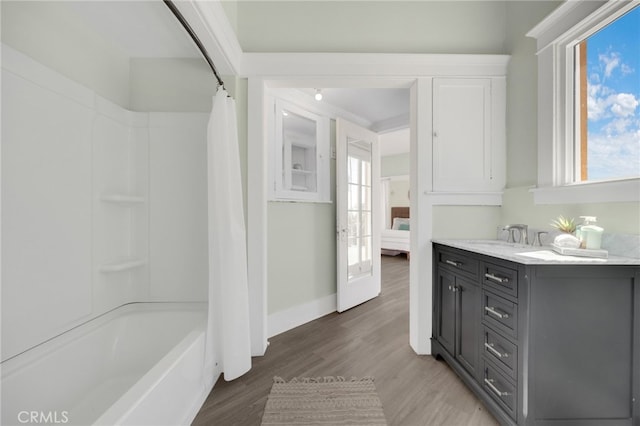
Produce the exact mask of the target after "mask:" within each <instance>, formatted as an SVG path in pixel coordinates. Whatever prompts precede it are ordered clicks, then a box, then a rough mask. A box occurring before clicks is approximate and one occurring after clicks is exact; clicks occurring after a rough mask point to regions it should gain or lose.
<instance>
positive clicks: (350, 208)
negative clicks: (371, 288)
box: [347, 138, 373, 280]
mask: <svg viewBox="0 0 640 426" xmlns="http://www.w3.org/2000/svg"><path fill="white" fill-rule="evenodd" d="M371 150H372V147H371V143H370V142H367V141H363V140H357V139H350V138H349V139H348V145H347V185H348V190H347V229H348V231H347V235H348V251H347V259H348V260H347V267H348V272H347V277H348V279H349V280H352V279H353V278H358V277H362V276H368V275H371V274H372V255H373V224H372V221H371V215H372V211H371V198H372V194H371V159H372V154H371Z"/></svg>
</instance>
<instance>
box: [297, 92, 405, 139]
mask: <svg viewBox="0 0 640 426" xmlns="http://www.w3.org/2000/svg"><path fill="white" fill-rule="evenodd" d="M319 89H320V91H321V93H322V96H323V98H322V101H321V102H325V103H327V104H330V105H333V106H335V107H338V108H339V109H342V110H344V111H348V112H350V113H352V114H355V115H357V116H358V117H361V118H363V119H364V120H365V121H367V122H369V123H371V124H370V126H369V128H370V129H371V130H374V131H376V132H381V133H384V132H387V131H390V130H396V129H398V128H402V127H407V126H408V125H409V89H362V88H358V89H350V88H339V89H338V88H319ZM302 91H304V92H305V93H307V94H308V95H314V94H315V91H316V89H315V88H313V89H312V88H309V89H302Z"/></svg>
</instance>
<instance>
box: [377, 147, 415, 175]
mask: <svg viewBox="0 0 640 426" xmlns="http://www.w3.org/2000/svg"><path fill="white" fill-rule="evenodd" d="M410 161H411V157H410V155H409V153H408V152H406V153H404V154H396V155H386V156H384V157H381V158H380V176H382V177H389V176H404V175H409V173H410V171H411V168H410Z"/></svg>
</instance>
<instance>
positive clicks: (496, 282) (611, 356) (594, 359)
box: [431, 240, 640, 426]
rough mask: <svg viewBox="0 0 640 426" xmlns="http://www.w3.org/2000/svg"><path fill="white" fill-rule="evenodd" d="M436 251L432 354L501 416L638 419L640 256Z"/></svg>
mask: <svg viewBox="0 0 640 426" xmlns="http://www.w3.org/2000/svg"><path fill="white" fill-rule="evenodd" d="M538 249H540V248H538ZM433 253H434V259H433V262H434V263H433V265H434V276H433V283H434V286H433V300H434V304H433V306H434V310H433V336H432V342H431V345H432V353H433V355H434V356H439V357H442V358H443V359H444V360H445V361H446V362H447V363H448V364H449V365H450V366H451V367H452V368H453V370H454V371H455V372H456V373H457V374H458V375H459V377H460V378H461V379H462V380H463V381H464V382H465V383H466V384H467V385H468V386H469V387H470V388H471V389H472V390H473V391H474V392H475V393H476V395H478V397H479V398H480V399H481V400H482V401H483V402H484V403H485V405H486V407H487V408H488V409H489V410H490V411H491V413H492V414H493V415H494V416H495V417H496V418H497V419H498V421H500V423H501V424H507V425H513V424H518V425H574V426H577V425H580V426H596V425H597V426H607V425H610V426H613V425H615V426H621V425H626V426H630V425H640V266H639V265H640V262H639V261H638V259H628V258H610V259H608V260H587V259H584V260H582V259H575V258H574V261H572V260H570V259H571V258H562V259H559V258H557V255H555V254H554V253H551V252H550V251H545V250H542V249H540V250H536V249H534V248H532V247H526V246H518V245H507V244H501V243H500V242H485V243H482V242H480V243H478V242H472V241H466V242H465V241H455V240H446V241H444V240H441V241H437V242H435V243H434V251H433ZM565 259H566V260H565Z"/></svg>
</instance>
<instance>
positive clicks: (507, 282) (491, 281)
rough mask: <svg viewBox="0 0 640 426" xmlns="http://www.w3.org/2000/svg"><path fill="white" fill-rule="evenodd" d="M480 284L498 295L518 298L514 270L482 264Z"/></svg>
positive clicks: (516, 279) (515, 272)
mask: <svg viewBox="0 0 640 426" xmlns="http://www.w3.org/2000/svg"><path fill="white" fill-rule="evenodd" d="M482 282H483V284H484V285H485V286H486V287H489V288H492V289H494V290H495V291H497V292H499V293H503V294H506V295H509V296H513V297H515V298H517V297H518V271H517V270H515V269H511V268H507V267H504V266H498V265H493V264H491V263H484V264H483V268H482Z"/></svg>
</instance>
